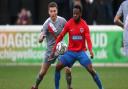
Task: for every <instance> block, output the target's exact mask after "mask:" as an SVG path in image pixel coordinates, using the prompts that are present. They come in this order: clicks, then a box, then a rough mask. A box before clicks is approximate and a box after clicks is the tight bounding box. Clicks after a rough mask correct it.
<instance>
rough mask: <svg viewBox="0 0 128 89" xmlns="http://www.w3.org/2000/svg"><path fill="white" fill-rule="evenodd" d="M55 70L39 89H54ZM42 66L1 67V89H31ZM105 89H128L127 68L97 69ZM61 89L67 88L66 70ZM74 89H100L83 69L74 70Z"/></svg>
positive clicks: (52, 69)
mask: <svg viewBox="0 0 128 89" xmlns="http://www.w3.org/2000/svg"><path fill="white" fill-rule="evenodd" d="M54 68H55V67H51V68H50V69H49V71H48V73H47V75H46V76H45V78H44V81H42V82H41V84H40V86H39V89H54ZM39 69H40V66H0V89H30V88H31V86H32V85H33V84H34V82H35V79H36V76H37V74H38V72H39ZM95 69H96V70H97V72H98V74H99V76H100V79H101V80H102V83H103V86H104V89H128V84H127V83H128V68H127V67H96V68H95ZM61 74H62V75H61V81H60V89H67V88H66V80H65V75H64V70H63V71H62V72H61ZM72 76H73V81H72V85H73V88H74V89H98V88H97V86H96V84H95V82H93V79H92V78H91V76H90V75H89V74H88V73H87V71H85V70H84V68H82V67H73V68H72Z"/></svg>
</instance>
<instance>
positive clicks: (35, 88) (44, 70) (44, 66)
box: [32, 62, 51, 89]
mask: <svg viewBox="0 0 128 89" xmlns="http://www.w3.org/2000/svg"><path fill="white" fill-rule="evenodd" d="M50 65H51V64H50V63H48V62H45V63H43V64H42V66H41V69H40V72H39V74H38V76H37V79H36V82H35V85H34V86H33V87H32V89H38V86H39V84H40V82H41V81H42V80H43V78H44V76H45V74H46V73H47V71H48V69H49V67H50Z"/></svg>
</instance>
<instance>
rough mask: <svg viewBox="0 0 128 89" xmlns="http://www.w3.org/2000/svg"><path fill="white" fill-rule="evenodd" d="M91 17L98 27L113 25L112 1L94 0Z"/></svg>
mask: <svg viewBox="0 0 128 89" xmlns="http://www.w3.org/2000/svg"><path fill="white" fill-rule="evenodd" d="M93 15H94V20H95V22H96V24H98V25H109V24H113V12H112V0H95V1H94V14H93Z"/></svg>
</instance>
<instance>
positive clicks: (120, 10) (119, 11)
mask: <svg viewBox="0 0 128 89" xmlns="http://www.w3.org/2000/svg"><path fill="white" fill-rule="evenodd" d="M122 14H123V9H122V4H121V5H120V7H119V9H118V11H117V14H116V15H117V16H122Z"/></svg>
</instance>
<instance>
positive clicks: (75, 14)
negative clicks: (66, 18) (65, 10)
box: [73, 8, 81, 22]
mask: <svg viewBox="0 0 128 89" xmlns="http://www.w3.org/2000/svg"><path fill="white" fill-rule="evenodd" d="M80 17H81V12H80V10H79V9H77V8H74V9H73V19H74V20H75V21H76V22H79V21H80Z"/></svg>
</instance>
